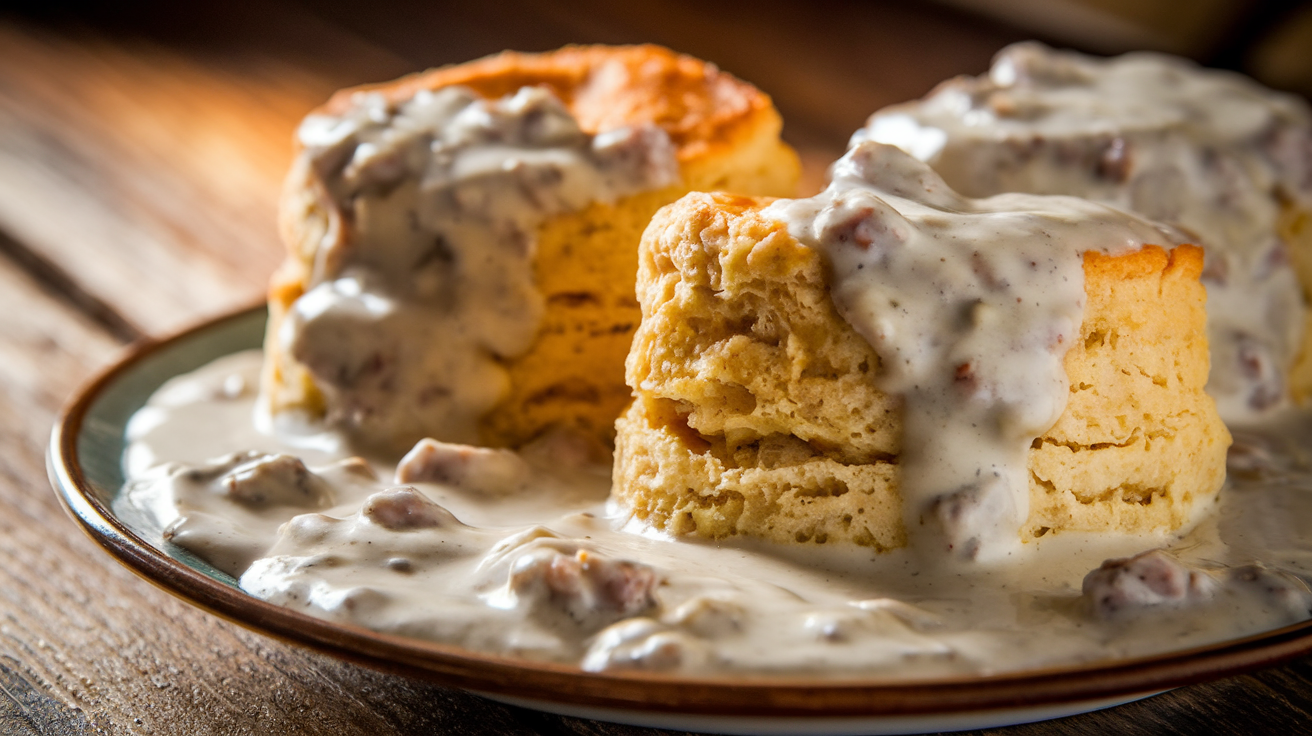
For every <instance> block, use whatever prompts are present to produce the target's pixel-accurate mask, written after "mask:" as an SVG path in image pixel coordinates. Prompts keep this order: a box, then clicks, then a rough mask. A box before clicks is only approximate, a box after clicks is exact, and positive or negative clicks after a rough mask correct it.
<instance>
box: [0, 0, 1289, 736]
mask: <svg viewBox="0 0 1312 736" xmlns="http://www.w3.org/2000/svg"><path fill="white" fill-rule="evenodd" d="M161 7H162V8H169V7H170V6H168V5H164V6H161ZM115 12H116V15H108V14H106V15H105V16H104V17H93V18H82V19H71V18H67V17H58V16H55V17H51V16H44V17H43V16H33V15H31V14H28V15H3V14H0V385H3V391H0V447H3V452H2V453H0V733H5V734H72V733H100V732H104V733H114V734H118V733H152V734H207V733H223V734H229V733H251V734H263V733H271V734H272V733H276V734H320V733H322V734H355V733H360V734H389V733H437V734H511V733H515V734H519V733H541V734H645V733H652V731H650V730H648V729H640V728H629V727H622V726H615V725H610V724H605V723H594V722H589V721H584V720H578V719H573V718H564V717H557V716H550V715H544V714H540V713H536V712H532V711H526V710H521V709H517V708H512V707H506V706H502V705H498V704H495V703H491V702H488V701H485V700H482V699H480V698H478V697H474V696H471V695H467V694H464V693H462V692H459V691H454V690H448V689H445V688H441V687H436V686H433V685H430V684H427V683H424V682H420V681H415V680H409V679H404V678H401V677H396V676H392V675H387V674H382V673H379V672H374V671H371V670H367V669H362V668H360V667H356V666H353V665H349V664H345V663H342V662H339V661H336V660H334V659H330V658H327V657H324V656H320V655H317V654H313V653H310V652H307V651H303V650H300V649H297V648H293V647H290V646H287V645H284V644H282V643H279V642H277V641H273V640H271V639H268V638H266V637H264V636H261V635H259V634H255V633H252V632H249V631H246V630H244V629H242V628H240V627H238V626H234V625H231V624H228V623H226V622H224V621H220V620H218V619H216V618H214V617H212V616H210V615H208V614H205V613H203V612H201V611H200V610H198V609H195V608H192V607H191V606H189V605H187V604H185V603H182V602H180V601H178V600H175V599H174V598H172V597H171V596H169V595H168V594H166V593H164V592H162V591H160V590H157V589H155V588H153V587H151V585H150V584H148V583H146V582H144V581H142V580H140V579H137V578H136V577H134V576H133V575H132V574H131V573H130V572H128V571H127V570H126V569H124V568H122V567H120V566H119V565H118V564H116V563H115V562H113V561H112V560H111V559H110V558H109V557H108V556H107V555H105V554H103V553H102V552H101V551H100V550H99V549H98V548H97V546H96V545H95V544H94V543H93V542H91V541H90V540H89V539H87V538H85V537H84V536H83V535H82V534H81V533H80V532H78V531H77V529H76V528H75V527H74V525H73V523H72V522H71V521H70V520H69V519H68V518H66V517H65V515H64V512H63V511H62V510H61V508H60V507H59V504H58V503H57V502H56V500H55V496H54V494H53V493H52V492H51V490H50V487H49V484H48V482H47V480H46V472H45V465H44V460H43V457H44V453H45V444H46V441H47V436H48V432H49V430H50V427H51V424H52V422H53V421H54V419H55V416H56V413H57V412H58V410H59V407H60V406H61V404H63V403H64V402H65V401H66V400H67V398H68V397H69V396H70V395H71V393H72V392H73V391H74V390H75V388H76V387H77V386H78V384H79V382H81V381H82V380H84V379H85V378H86V377H88V376H89V375H90V374H91V373H92V372H93V371H94V370H96V369H97V368H99V367H101V366H104V365H105V364H107V363H108V362H109V361H111V360H113V359H114V358H115V356H116V355H118V354H119V353H120V352H121V351H122V350H123V348H124V347H125V346H126V345H127V344H129V343H131V342H132V341H134V340H137V339H139V338H142V337H143V336H147V335H160V334H165V333H168V332H170V331H173V330H177V329H179V328H181V327H183V326H185V325H187V324H188V323H191V322H193V321H195V320H197V319H198V318H201V317H204V316H207V315H214V314H218V313H221V312H224V311H226V310H229V309H231V308H233V307H236V306H239V305H245V304H250V303H253V302H255V301H257V300H258V299H259V298H260V295H261V292H262V289H263V285H264V282H265V279H266V277H267V275H268V273H269V272H270V271H271V269H272V268H273V267H274V265H275V264H276V262H277V261H278V260H279V259H280V258H281V248H280V245H279V243H278V241H277V237H276V234H275V228H274V207H275V201H276V197H277V192H278V187H279V183H280V179H281V176H282V173H283V171H284V170H285V168H286V166H287V164H288V160H289V154H290V136H291V132H292V129H293V127H294V126H295V124H296V122H297V121H298V120H299V118H300V117H301V116H302V115H304V113H305V112H306V111H307V110H308V109H309V108H310V107H312V106H313V105H315V104H317V103H319V102H321V101H322V100H324V99H325V98H326V97H327V95H328V94H329V93H330V92H332V91H333V90H334V89H336V88H338V87H341V86H344V85H347V84H354V83H361V82H366V81H377V80H382V79H388V78H391V77H394V76H397V75H399V74H401V73H405V72H407V71H411V70H414V69H419V68H423V67H426V66H432V65H437V64H442V63H449V62H457V61H462V60H466V59H470V58H474V57H476V56H480V55H483V54H486V53H490V52H493V51H497V50H500V49H502V48H519V49H523V50H544V49H548V48H552V47H555V46H558V45H561V44H564V43H567V42H592V41H599V42H616V43H619V42H635V41H654V42H658V43H663V44H666V45H669V46H671V47H674V48H676V49H679V50H682V51H686V52H689V53H692V54H695V55H698V56H701V57H704V58H707V59H710V60H713V61H715V62H717V63H718V64H720V65H721V66H722V67H723V68H725V69H727V70H729V71H732V72H734V73H736V74H738V75H739V76H742V77H744V78H746V79H748V80H751V81H753V82H755V83H757V84H758V85H759V86H761V87H762V88H764V89H765V90H767V91H768V92H770V93H772V94H773V95H774V96H775V99H776V102H777V103H778V105H779V107H780V108H781V110H782V111H783V114H784V116H785V119H786V120H787V121H788V127H787V129H786V131H785V134H786V136H787V137H788V139H789V140H790V141H792V142H793V143H794V144H795V145H797V146H798V147H799V149H800V150H802V151H803V153H804V156H805V158H806V160H807V162H808V171H809V173H810V176H811V180H812V182H813V183H817V184H818V181H819V179H820V176H821V175H822V171H823V167H824V165H825V164H826V163H827V162H828V161H830V160H832V159H833V158H834V157H836V156H837V155H838V154H839V153H840V152H841V150H842V147H843V145H844V142H845V140H846V138H847V135H848V134H849V133H850V132H851V131H852V130H854V129H855V128H857V127H858V126H859V125H860V124H861V122H862V120H863V119H864V117H865V116H866V115H867V114H868V113H870V112H871V111H873V110H875V109H876V108H878V107H880V106H882V105H885V104H888V103H891V102H896V101H899V100H903V99H909V98H912V97H915V96H919V95H921V94H923V93H924V92H925V91H927V90H928V89H929V87H931V86H932V84H933V83H934V82H935V81H937V80H939V79H942V78H945V77H948V76H951V75H953V74H957V73H978V72H979V71H982V70H983V69H984V68H985V67H986V65H987V63H988V60H989V57H990V56H991V55H992V53H993V52H994V51H995V50H996V49H997V48H999V47H1000V46H1002V45H1003V44H1005V43H1007V42H1010V41H1013V40H1017V39H1018V38H1020V37H1021V34H1020V33H1018V32H1016V31H1014V30H1009V29H1007V28H1003V27H997V26H993V25H990V24H989V23H987V22H983V21H980V20H978V19H974V18H967V17H964V16H958V15H953V14H949V13H947V12H946V11H942V10H929V9H924V8H919V7H917V8H913V9H905V8H902V9H899V8H898V7H894V5H893V4H891V3H890V4H880V3H870V2H865V3H857V2H851V3H844V2H838V1H837V0H829V1H825V2H818V3H809V4H806V5H803V4H785V3H782V2H779V3H775V2H773V1H772V0H761V1H758V2H757V3H755V4H754V5H753V11H752V12H751V14H750V15H744V14H741V11H738V10H734V9H732V8H731V6H730V4H728V3H716V2H706V1H705V0H677V1H676V2H672V3H659V4H658V3H655V2H652V1H651V0H630V2H629V3H628V4H627V5H626V6H625V7H624V8H623V9H620V8H619V7H618V6H617V4H615V3H612V2H604V1H603V0H584V1H583V2H581V3H579V4H577V5H575V6H573V7H572V9H571V10H570V11H569V12H567V11H566V10H564V9H563V7H562V6H560V5H558V4H557V3H554V2H549V1H543V2H533V1H532V0H522V1H521V2H519V3H512V4H510V5H509V6H507V5H495V6H494V4H492V3H467V4H463V5H461V6H460V9H458V10H453V9H449V8H448V9H441V8H438V7H437V4H436V3H433V4H428V5H420V4H413V5H409V4H397V3H390V2H386V1H383V2H381V4H380V3H379V2H373V3H362V4H358V5H352V4H348V3H341V2H336V3H335V2H326V3H320V4H319V5H318V6H316V8H315V9H314V10H313V11H311V10H307V9H306V8H305V7H303V6H300V5H296V4H292V3H290V2H288V3H266V4H262V5H260V6H259V8H258V10H257V9H256V8H255V7H253V6H252V7H246V6H244V5H240V4H238V7H232V6H226V7H225V8H224V10H223V12H218V11H205V10H201V11H196V10H190V11H187V15H185V16H184V15H178V12H180V11H165V12H161V13H157V14H152V13H147V12H142V11H140V10H138V11H135V12H133V13H126V11H122V10H121V9H120V10H119V11H115ZM1310 711H1312V660H1304V661H1297V662H1294V663H1292V664H1288V665H1286V666H1284V667H1280V668H1276V669H1270V670H1266V671H1262V672H1256V673H1252V674H1248V675H1243V676H1240V677H1234V678H1230V679H1226V680H1223V681H1220V682H1214V683H1210V684H1204V685H1196V686H1193V687H1188V688H1183V689H1180V690H1177V691H1174V692H1171V693H1168V694H1165V695H1161V696H1158V697H1156V698H1152V699H1150V700H1147V701H1142V702H1139V703H1136V704H1133V705H1128V706H1123V707H1121V708H1117V709H1114V710H1110V711H1104V712H1100V713H1093V714H1088V715H1084V716H1078V717H1075V718H1070V719H1066V720H1062V721H1054V722H1048V723H1043V724H1035V725H1029V726H1021V727H1016V728H1014V729H1004V730H1006V731H1007V732H1012V733H1033V734H1049V733H1087V732H1100V733H1101V732H1116V733H1152V734H1162V733H1179V734H1196V733H1203V732H1235V733H1252V732H1254V731H1257V730H1261V731H1264V732H1272V733H1276V732H1279V733H1296V732H1309V731H1312V719H1310V718H1309V712H1310ZM999 732H1001V731H999Z"/></svg>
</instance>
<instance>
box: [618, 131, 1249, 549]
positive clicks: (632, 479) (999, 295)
mask: <svg viewBox="0 0 1312 736" xmlns="http://www.w3.org/2000/svg"><path fill="white" fill-rule="evenodd" d="M1181 240H1182V236H1181V235H1180V234H1179V233H1177V232H1175V231H1173V230H1170V229H1169V228H1163V227H1161V226H1158V225H1156V224H1154V223H1151V222H1148V221H1146V220H1143V219H1140V218H1138V217H1134V216H1132V215H1129V214H1126V213H1123V212H1121V211H1118V210H1114V209H1111V208H1109V207H1106V206H1103V205H1099V204H1096V203H1092V202H1089V201H1087V200H1081V199H1076V198H1073V197H1041V196H1034V195H1023V194H1010V195H1000V196H996V197H991V198H988V199H979V200H975V199H970V198H966V197H963V196H961V195H958V194H957V193H955V192H953V191H952V190H951V189H950V188H948V187H947V186H946V185H945V184H944V183H943V180H942V179H941V178H939V177H938V176H937V175H936V174H935V173H934V172H933V171H932V170H930V169H929V168H928V167H927V166H926V165H925V164H923V163H921V162H919V161H917V160H915V159H913V158H912V157H910V156H909V155H907V154H905V153H904V152H902V151H900V150H899V149H897V148H894V147H892V146H885V145H881V144H874V143H866V144H861V145H858V146H856V147H854V148H853V149H852V150H850V151H849V152H848V154H847V155H846V156H844V157H843V159H841V160H840V161H839V162H838V163H837V164H836V165H835V167H834V169H833V181H832V183H831V184H830V186H829V188H828V189H826V191H825V192H823V193H822V194H820V195H818V196H816V197H814V198H811V199H802V200H779V201H776V202H774V203H773V204H767V203H766V202H763V201H756V200H749V199H743V198H739V199H734V198H726V197H716V196H710V195H689V197H687V198H685V199H684V200H682V201H680V202H679V203H676V204H675V205H672V206H671V207H669V208H667V209H665V210H663V211H662V212H661V213H660V214H659V215H658V216H657V218H656V219H655V220H654V221H653V223H652V226H651V227H650V228H649V229H648V231H647V234H646V237H645V238H644V241H643V248H642V251H641V253H640V256H641V259H642V260H641V266H640V270H639V300H640V301H641V303H642V305H643V315H644V318H643V323H642V325H641V327H640V328H639V330H638V334H637V336H636V338H635V341H634V348H633V351H632V353H631V354H630V356H629V363H628V375H629V380H630V382H631V384H632V385H633V387H634V388H635V391H636V393H637V396H638V400H637V402H635V404H634V406H633V407H632V408H631V409H630V411H629V413H628V414H627V415H626V416H625V417H624V418H623V419H622V420H621V422H620V425H619V438H618V447H617V457H616V470H615V477H616V483H615V491H614V493H615V494H616V498H617V500H618V501H620V503H621V504H623V505H625V506H627V507H628V508H629V509H631V510H632V512H633V513H634V515H635V516H636V517H638V518H639V519H641V520H643V521H645V522H646V523H649V524H652V525H655V526H657V527H659V528H662V529H664V530H666V531H669V532H672V533H675V534H697V535H701V536H710V537H717V536H726V535H730V534H749V535H754V536H761V537H765V538H767V539H773V540H776V541H786V542H790V541H801V542H806V541H814V542H826V541H830V540H833V541H835V542H839V541H848V542H855V543H857V544H863V545H866V546H871V547H875V548H877V549H889V548H893V547H898V546H902V545H903V544H906V543H908V542H909V543H910V544H911V545H912V546H913V547H914V548H916V550H917V551H924V552H926V553H927V554H929V555H930V556H931V557H935V556H941V553H942V552H947V553H949V554H950V555H951V556H952V557H956V558H966V559H975V558H997V557H1000V556H1005V555H1006V554H1008V553H1009V552H1010V551H1011V550H1012V549H1013V547H1014V545H1015V544H1016V543H1017V542H1019V541H1021V540H1023V539H1032V538H1035V537H1038V536H1042V535H1044V534H1046V533H1048V532H1050V531H1061V530H1066V529H1081V530H1090V531H1096V530H1105V529H1110V530H1120V531H1146V530H1152V529H1157V530H1161V529H1171V528H1177V527H1179V526H1180V525H1182V524H1183V523H1184V522H1185V521H1186V520H1187V518H1188V516H1189V514H1190V511H1191V509H1192V508H1193V506H1194V505H1195V504H1196V503H1198V502H1200V501H1204V500H1206V499H1210V498H1211V497H1212V496H1213V495H1214V494H1215V492H1216V491H1217V490H1218V489H1219V488H1220V486H1221V483H1222V481H1223V480H1224V463H1225V450H1226V447H1227V446H1228V444H1229V435H1228V434H1227V432H1226V430H1225V428H1224V426H1223V425H1222V424H1221V422H1220V419H1219V417H1218V416H1217V414H1216V410H1215V405H1214V403H1213V402H1212V400H1211V399H1210V398H1208V397H1207V396H1206V395H1205V394H1204V393H1203V385H1204V383H1205V381H1206V376H1207V352H1206V351H1207V342H1206V337H1205V335H1204V319H1205V317H1204V312H1203V308H1202V306H1203V305H1202V301H1203V298H1204V297H1203V292H1202V288H1201V286H1200V285H1199V283H1198V274H1199V272H1200V271H1201V269H1202V256H1201V252H1200V251H1199V250H1198V249H1197V248H1194V247H1192V246H1188V245H1177V244H1178V243H1180V242H1181ZM1163 246H1165V247H1163ZM1172 246H1176V247H1174V248H1173V249H1172V248H1171V247H1172Z"/></svg>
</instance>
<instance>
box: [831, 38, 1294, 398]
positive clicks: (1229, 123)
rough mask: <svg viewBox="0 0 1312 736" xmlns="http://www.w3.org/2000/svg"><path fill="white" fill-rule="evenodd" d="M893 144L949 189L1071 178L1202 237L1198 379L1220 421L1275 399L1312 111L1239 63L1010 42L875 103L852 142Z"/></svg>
mask: <svg viewBox="0 0 1312 736" xmlns="http://www.w3.org/2000/svg"><path fill="white" fill-rule="evenodd" d="M865 140H870V141H878V142H881V143H889V144H893V145H896V146H899V147H901V148H903V149H905V150H906V151H908V152H910V153H911V154H912V155H914V156H916V157H917V158H919V159H921V160H923V161H926V162H928V163H930V164H931V165H932V166H933V167H934V169H935V170H936V171H937V172H938V173H939V174H940V175H942V177H943V178H944V179H945V180H946V181H947V183H948V184H949V185H950V186H951V187H952V188H953V189H955V190H957V191H958V192H961V193H963V194H966V195H969V196H973V197H985V196H989V195H993V194H998V193H1001V192H1031V193H1036V194H1069V195H1075V196H1080V197H1087V198H1090V199H1095V200H1098V201H1102V202H1106V203H1109V204H1112V205H1115V206H1117V207H1120V208H1123V209H1128V210H1131V211H1134V212H1138V213H1139V214H1141V215H1144V216H1145V217H1148V218H1150V219H1152V220H1156V221H1160V222H1165V223H1169V224H1171V225H1174V226H1176V227H1179V228H1180V229H1181V230H1183V231H1185V232H1186V233H1188V234H1189V239H1190V241H1191V242H1195V243H1197V244H1198V245H1201V246H1203V247H1204V248H1205V249H1206V251H1207V268H1206V271H1205V272H1204V276H1203V278H1204V283H1205V284H1206V286H1207V294H1208V297H1207V298H1208V304H1207V313H1208V322H1209V333H1210V340H1211V346H1212V356H1213V357H1212V371H1211V378H1210V382H1209V386H1208V390H1209V392H1210V393H1211V394H1212V395H1213V397H1214V398H1216V400H1217V405H1218V409H1219V410H1220V412H1221V416H1222V417H1223V418H1224V419H1226V421H1228V422H1234V421H1251V420H1254V419H1257V418H1260V417H1261V416H1262V415H1263V414H1264V413H1269V412H1271V411H1276V410H1279V409H1280V408H1281V406H1282V404H1283V403H1284V402H1285V400H1286V398H1287V396H1288V394H1289V391H1288V388H1287V385H1286V373H1287V370H1288V369H1289V367H1290V366H1291V365H1292V363H1293V361H1294V358H1295V357H1296V354H1297V350H1298V348H1299V344H1300V338H1301V334H1302V329H1303V320H1304V311H1305V308H1304V303H1303V298H1302V293H1301V290H1300V287H1299V283H1298V280H1297V278H1296V277H1295V275H1294V273H1293V270H1292V269H1291V268H1290V267H1289V263H1288V261H1289V257H1288V253H1287V250H1286V244H1285V243H1283V242H1282V241H1281V240H1280V238H1279V237H1278V235H1277V229H1276V228H1277V218H1278V217H1279V215H1280V206H1281V205H1280V203H1281V202H1290V203H1296V204H1298V205H1300V206H1303V207H1308V206H1312V111H1309V109H1308V106H1307V105H1306V103H1304V102H1302V101H1301V100H1299V99H1297V98H1295V97H1293V96H1291V95H1284V94H1280V93H1276V92H1272V91H1270V90H1267V89H1264V88H1262V87H1260V86H1259V85H1257V84H1256V83H1254V82H1253V81H1252V80H1249V79H1247V78H1244V77H1241V76H1239V75H1236V74H1232V73H1228V72H1220V71H1211V70H1204V69H1200V68H1198V67H1196V66H1194V65H1193V64H1191V63H1189V62H1187V61H1185V60H1182V59H1177V58H1172V57H1166V56H1161V55H1156V54H1148V53H1135V54H1127V55H1125V56H1121V57H1117V58H1112V59H1096V58H1092V57H1088V56H1084V55H1081V54H1077V53H1074V52H1068V51H1054V50H1053V49H1050V48H1048V47H1046V46H1043V45H1041V44H1038V43H1033V42H1029V43H1022V44H1017V45H1014V46H1010V47H1008V48H1006V49H1004V50H1003V51H1002V52H1000V53H999V54H998V56H997V58H996V59H995V60H994V63H993V66H992V68H991V69H990V70H989V73H988V74H987V75H986V76H981V77H959V78H956V79H953V80H950V81H948V82H946V83H944V84H942V85H940V86H939V87H938V88H937V89H935V90H934V91H933V92H932V93H931V94H930V95H929V96H927V97H925V98H924V99H922V100H918V101H915V102H910V103H905V104H900V105H894V106H891V107H888V108H885V109H884V110H881V111H880V112H878V113H876V114H875V115H874V116H872V117H871V118H870V121H869V123H868V124H867V126H866V127H865V128H864V129H863V130H861V131H858V132H857V133H856V134H855V136H854V137H853V143H857V142H860V141H865Z"/></svg>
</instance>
